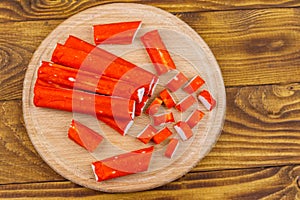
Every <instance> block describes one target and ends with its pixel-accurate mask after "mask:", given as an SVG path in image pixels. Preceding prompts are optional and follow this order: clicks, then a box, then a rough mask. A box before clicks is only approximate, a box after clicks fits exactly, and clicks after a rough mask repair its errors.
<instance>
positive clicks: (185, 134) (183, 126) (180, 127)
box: [174, 121, 193, 141]
mask: <svg viewBox="0 0 300 200" xmlns="http://www.w3.org/2000/svg"><path fill="white" fill-rule="evenodd" d="M174 128H175V130H176V132H177V133H178V135H179V136H180V137H181V139H182V140H183V141H185V140H188V139H189V138H191V137H192V136H193V131H192V129H191V128H190V127H189V125H188V124H187V123H186V122H182V121H179V122H177V123H176V124H175V125H174Z"/></svg>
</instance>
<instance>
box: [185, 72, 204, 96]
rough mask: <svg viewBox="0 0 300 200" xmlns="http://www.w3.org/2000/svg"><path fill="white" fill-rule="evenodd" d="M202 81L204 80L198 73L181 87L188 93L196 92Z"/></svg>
mask: <svg viewBox="0 0 300 200" xmlns="http://www.w3.org/2000/svg"><path fill="white" fill-rule="evenodd" d="M204 83H205V81H204V80H203V79H202V78H201V77H200V76H199V75H196V76H194V77H193V78H192V79H191V80H190V81H189V82H188V83H187V84H186V85H185V86H184V87H183V90H184V91H185V92H186V93H188V94H192V93H194V92H196V91H197V90H198V89H199V88H200V87H201V86H202V85H203V84H204Z"/></svg>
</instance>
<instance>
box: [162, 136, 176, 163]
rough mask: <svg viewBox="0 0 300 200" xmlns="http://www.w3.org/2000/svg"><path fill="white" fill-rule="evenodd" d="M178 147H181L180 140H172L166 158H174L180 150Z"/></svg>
mask: <svg viewBox="0 0 300 200" xmlns="http://www.w3.org/2000/svg"><path fill="white" fill-rule="evenodd" d="M178 145H179V140H178V139H176V138H171V139H170V142H169V144H168V146H167V148H166V151H165V156H166V157H167V158H172V157H173V155H174V154H175V152H176V150H177V148H178Z"/></svg>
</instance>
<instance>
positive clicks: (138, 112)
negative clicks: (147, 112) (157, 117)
mask: <svg viewBox="0 0 300 200" xmlns="http://www.w3.org/2000/svg"><path fill="white" fill-rule="evenodd" d="M148 100H149V97H148V96H143V99H142V101H141V102H140V103H137V104H136V107H135V115H136V116H140V115H141V114H142V112H143V111H144V108H145V106H146V104H147V102H148Z"/></svg>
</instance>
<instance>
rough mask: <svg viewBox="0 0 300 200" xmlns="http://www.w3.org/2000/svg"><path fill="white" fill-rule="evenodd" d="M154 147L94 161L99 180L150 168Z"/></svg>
mask: <svg viewBox="0 0 300 200" xmlns="http://www.w3.org/2000/svg"><path fill="white" fill-rule="evenodd" d="M153 149H154V147H153V146H151V147H148V148H144V149H139V150H136V151H132V152H129V153H124V154H121V155H117V156H113V157H109V158H106V159H104V160H100V161H95V162H93V163H92V170H93V172H94V175H95V178H96V181H97V182H101V181H104V180H109V179H113V178H117V177H121V176H127V175H130V174H135V173H139V172H144V171H147V170H148V167H149V164H150V160H151V157H152V152H153Z"/></svg>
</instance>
